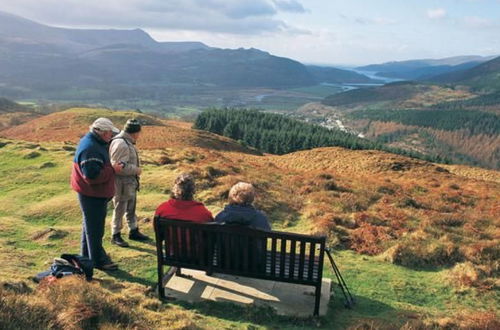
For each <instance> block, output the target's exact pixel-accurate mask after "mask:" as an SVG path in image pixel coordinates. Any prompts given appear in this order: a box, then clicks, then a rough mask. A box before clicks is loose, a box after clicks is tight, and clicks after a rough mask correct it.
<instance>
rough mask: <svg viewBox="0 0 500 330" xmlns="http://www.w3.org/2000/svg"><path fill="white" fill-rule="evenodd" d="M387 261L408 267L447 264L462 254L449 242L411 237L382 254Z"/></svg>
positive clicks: (461, 256) (450, 263) (457, 259)
mask: <svg viewBox="0 0 500 330" xmlns="http://www.w3.org/2000/svg"><path fill="white" fill-rule="evenodd" d="M384 257H385V259H386V260H387V261H390V262H392V263H394V264H397V265H401V266H406V267H410V268H429V267H438V266H449V265H453V264H455V263H456V262H460V261H462V260H463V255H462V254H461V252H460V250H459V249H458V247H457V246H456V245H454V244H453V243H451V242H440V241H430V240H420V239H417V240H415V239H413V240H408V241H406V242H401V243H398V244H397V245H395V246H393V247H392V248H390V249H389V250H387V251H386V253H385V255H384Z"/></svg>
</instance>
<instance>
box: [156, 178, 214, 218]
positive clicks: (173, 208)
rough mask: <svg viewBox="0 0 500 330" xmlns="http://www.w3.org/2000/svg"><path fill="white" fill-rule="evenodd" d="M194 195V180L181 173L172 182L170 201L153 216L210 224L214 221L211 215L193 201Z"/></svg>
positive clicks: (198, 203) (200, 204) (163, 204)
mask: <svg viewBox="0 0 500 330" xmlns="http://www.w3.org/2000/svg"><path fill="white" fill-rule="evenodd" d="M194 193H195V184H194V178H193V176H192V175H191V174H188V173H183V174H181V175H179V176H178V177H177V178H176V179H175V182H174V187H173V189H172V194H171V199H170V200H168V201H166V202H164V203H162V204H160V206H158V208H157V209H156V213H155V215H158V216H161V217H162V218H167V219H172V220H187V221H193V222H200V223H202V222H210V221H213V220H214V217H213V216H212V213H211V212H210V211H209V210H207V208H206V207H205V206H204V205H203V203H200V202H196V201H194V200H193V196H194Z"/></svg>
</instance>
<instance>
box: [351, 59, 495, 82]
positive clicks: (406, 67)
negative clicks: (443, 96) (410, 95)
mask: <svg viewBox="0 0 500 330" xmlns="http://www.w3.org/2000/svg"><path fill="white" fill-rule="evenodd" d="M493 58H495V56H484V57H483V56H455V57H447V58H443V59H421V60H409V61H395V62H387V63H382V64H371V65H366V66H361V67H357V68H356V70H360V71H372V72H377V76H380V77H388V78H399V79H406V80H426V79H429V78H431V77H433V76H437V75H441V74H447V73H451V72H456V71H462V70H467V69H470V68H473V67H475V66H477V65H479V64H481V63H483V62H486V61H489V60H491V59H493Z"/></svg>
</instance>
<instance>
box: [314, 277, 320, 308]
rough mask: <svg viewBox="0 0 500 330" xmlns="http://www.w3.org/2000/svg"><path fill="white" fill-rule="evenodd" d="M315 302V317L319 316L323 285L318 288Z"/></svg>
mask: <svg viewBox="0 0 500 330" xmlns="http://www.w3.org/2000/svg"><path fill="white" fill-rule="evenodd" d="M314 298H315V302H314V316H319V304H320V300H321V283H319V284H318V285H317V286H316V294H315V297H314Z"/></svg>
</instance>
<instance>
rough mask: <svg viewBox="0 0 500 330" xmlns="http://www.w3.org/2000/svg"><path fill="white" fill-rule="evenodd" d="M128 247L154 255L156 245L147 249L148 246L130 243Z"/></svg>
mask: <svg viewBox="0 0 500 330" xmlns="http://www.w3.org/2000/svg"><path fill="white" fill-rule="evenodd" d="M128 248H129V249H132V250H136V251H140V252H145V253H149V254H152V255H156V246H155V249H148V248H143V247H140V246H134V245H130V246H129V247H128Z"/></svg>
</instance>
